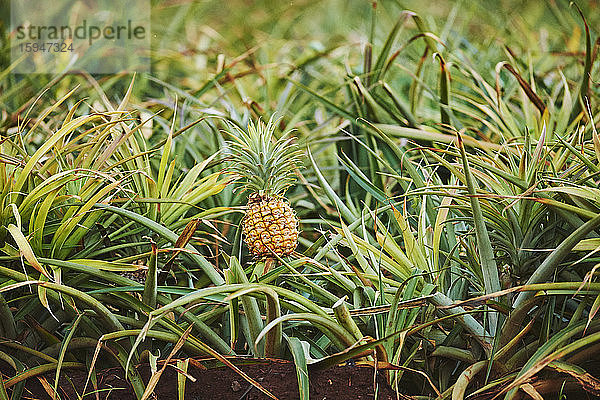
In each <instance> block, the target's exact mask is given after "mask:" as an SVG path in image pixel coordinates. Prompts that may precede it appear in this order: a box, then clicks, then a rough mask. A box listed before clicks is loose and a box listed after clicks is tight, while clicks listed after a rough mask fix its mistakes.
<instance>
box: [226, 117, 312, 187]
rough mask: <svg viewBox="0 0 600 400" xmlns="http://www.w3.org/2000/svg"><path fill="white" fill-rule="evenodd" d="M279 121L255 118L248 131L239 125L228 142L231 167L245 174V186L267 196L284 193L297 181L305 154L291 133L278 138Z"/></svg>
mask: <svg viewBox="0 0 600 400" xmlns="http://www.w3.org/2000/svg"><path fill="white" fill-rule="evenodd" d="M276 123H277V121H273V118H271V119H270V120H269V123H268V124H265V123H264V122H262V121H258V124H254V123H253V122H252V121H251V122H250V123H249V124H248V131H247V132H246V131H243V130H242V129H240V128H238V127H235V132H230V134H231V136H232V138H233V140H231V141H229V142H228V145H229V148H230V153H231V154H230V155H231V161H232V163H231V167H230V170H231V171H232V172H234V173H236V174H237V175H239V176H240V177H241V180H242V183H243V185H244V189H247V190H250V191H251V192H255V193H260V194H262V195H266V196H281V195H283V193H285V191H286V189H287V188H288V187H290V186H291V185H292V184H294V182H295V181H296V175H295V173H294V170H295V169H296V168H297V167H298V165H299V164H300V162H301V156H302V152H301V151H300V150H299V149H298V145H297V144H296V143H294V142H293V138H292V137H289V136H288V135H289V133H288V134H285V135H283V136H282V137H281V138H279V139H275V137H274V135H273V133H274V131H275V128H276Z"/></svg>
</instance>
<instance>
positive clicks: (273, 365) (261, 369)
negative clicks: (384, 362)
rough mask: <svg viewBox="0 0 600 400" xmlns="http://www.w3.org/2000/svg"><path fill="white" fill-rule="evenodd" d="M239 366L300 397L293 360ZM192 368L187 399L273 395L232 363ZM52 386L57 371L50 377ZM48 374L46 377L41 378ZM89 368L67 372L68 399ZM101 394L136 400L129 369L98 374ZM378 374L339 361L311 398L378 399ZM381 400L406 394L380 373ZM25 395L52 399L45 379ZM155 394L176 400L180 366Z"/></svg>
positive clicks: (322, 375)
mask: <svg viewBox="0 0 600 400" xmlns="http://www.w3.org/2000/svg"><path fill="white" fill-rule="evenodd" d="M239 368H240V369H241V370H243V371H244V372H245V373H247V374H248V375H249V376H250V377H252V378H253V379H255V380H256V381H258V382H259V383H260V384H261V385H262V386H263V387H265V388H266V389H267V390H269V391H270V392H271V393H272V394H273V395H275V396H276V397H277V398H278V399H281V400H288V399H289V400H292V399H299V398H300V397H299V394H298V383H297V378H296V371H295V369H294V366H293V364H292V363H290V362H287V361H276V360H268V361H260V362H256V363H254V364H251V365H239ZM140 373H141V375H142V378H143V379H144V381H145V382H147V381H148V379H149V376H150V372H149V368H148V367H147V366H145V367H140ZM188 373H189V374H190V375H191V376H193V377H194V378H195V379H196V382H192V381H191V380H187V381H186V389H185V399H186V400H187V399H190V400H204V399H206V400H213V399H223V400H259V399H260V400H262V399H268V398H269V397H267V396H266V395H265V394H263V393H262V392H260V391H259V390H258V389H256V388H255V387H253V386H252V385H251V384H250V383H248V382H247V381H245V380H244V379H243V378H242V377H240V376H239V375H238V374H236V373H235V372H234V371H232V370H231V369H229V368H227V367H218V368H209V369H206V370H203V369H200V368H198V367H194V366H192V365H191V364H190V366H189V368H188ZM45 378H46V379H47V381H48V382H49V383H50V385H52V383H53V382H54V375H53V374H51V375H47V376H46V377H45ZM41 379H43V378H41ZM85 379H86V373H85V372H84V371H77V370H69V371H63V377H62V378H61V383H60V389H59V395H60V398H61V399H62V400H76V399H78V394H79V395H81V394H82V390H83V385H84V383H85ZM98 384H99V385H98V386H99V387H98V390H99V398H100V399H102V400H107V399H108V400H111V399H112V400H130V399H131V400H135V395H134V394H133V391H132V389H131V388H130V387H129V385H128V384H127V383H126V381H125V380H124V378H123V372H122V370H120V369H117V368H114V369H110V370H106V371H103V372H102V373H99V374H98ZM374 386H375V377H374V371H373V369H372V368H370V367H358V366H351V365H346V366H336V367H333V368H330V369H328V370H325V371H316V372H312V373H310V398H311V400H329V399H331V400H334V399H335V400H345V399H348V400H349V399H352V400H367V399H375V398H376V397H375V389H374ZM377 386H378V389H377V391H378V393H377V399H380V400H392V399H394V400H395V399H397V398H400V399H402V398H404V399H406V398H407V397H404V396H399V397H397V396H396V393H395V391H393V390H392V389H391V388H390V387H389V386H388V385H387V384H386V383H385V381H384V380H383V379H382V377H379V376H378V378H377ZM93 391H94V390H93V389H92V388H91V387H88V389H87V395H86V396H85V397H84V398H83V399H84V400H88V399H89V400H91V399H95V398H96V395H95V394H94V393H93ZM23 394H24V396H23V398H29V399H37V400H46V399H51V397H50V396H49V395H48V393H47V392H46V390H45V389H44V388H43V385H42V383H41V382H40V378H31V379H29V380H28V382H27V385H26V388H25V391H24V392H23ZM154 398H155V399H159V400H171V399H173V400H176V399H178V395H177V371H176V370H175V369H174V368H171V367H167V369H166V370H165V372H164V373H163V375H162V376H161V379H160V381H159V383H158V385H157V387H156V390H155V397H154Z"/></svg>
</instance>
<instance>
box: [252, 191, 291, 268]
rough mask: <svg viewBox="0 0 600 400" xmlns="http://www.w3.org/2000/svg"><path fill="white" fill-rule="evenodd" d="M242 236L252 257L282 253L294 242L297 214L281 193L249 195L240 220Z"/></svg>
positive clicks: (284, 254)
mask: <svg viewBox="0 0 600 400" xmlns="http://www.w3.org/2000/svg"><path fill="white" fill-rule="evenodd" d="M242 230H243V232H244V240H245V242H246V245H248V248H249V249H250V252H251V253H252V254H253V255H254V256H256V257H265V256H273V253H275V254H277V255H278V256H286V255H289V254H291V253H292V252H293V251H294V250H295V249H296V246H297V245H298V217H296V213H295V212H294V210H293V209H292V207H290V205H289V203H288V202H287V201H286V200H285V199H284V198H281V197H269V196H261V195H258V194H255V195H253V196H250V198H249V199H248V204H247V206H246V216H245V217H244V220H243V222H242Z"/></svg>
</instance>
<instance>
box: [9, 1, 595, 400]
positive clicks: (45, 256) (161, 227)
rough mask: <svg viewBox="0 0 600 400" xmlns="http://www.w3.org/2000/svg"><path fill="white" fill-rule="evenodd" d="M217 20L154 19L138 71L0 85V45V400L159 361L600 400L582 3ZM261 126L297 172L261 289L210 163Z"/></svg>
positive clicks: (359, 8) (256, 262)
mask: <svg viewBox="0 0 600 400" xmlns="http://www.w3.org/2000/svg"><path fill="white" fill-rule="evenodd" d="M215 3H216V2H201V3H193V2H183V3H182V4H179V2H164V3H158V2H157V3H156V4H154V5H153V18H154V19H156V20H157V21H160V23H155V24H154V27H153V29H155V30H156V32H155V33H156V37H157V38H158V39H156V43H153V54H152V73H151V74H145V75H137V76H136V75H132V74H126V73H123V74H117V75H114V76H91V75H88V74H85V73H84V72H81V71H79V72H72V73H65V74H61V75H57V76H47V75H28V76H24V75H14V74H11V73H10V72H11V68H13V67H14V65H12V64H10V60H9V59H8V56H6V54H7V51H8V48H9V47H8V46H9V44H8V41H7V38H8V35H9V32H6V29H5V28H3V26H5V25H0V47H2V52H1V53H0V111H1V115H0V222H1V225H0V336H1V337H2V341H1V342H0V359H1V360H2V361H3V362H5V363H6V364H7V365H9V366H10V367H11V368H12V371H13V372H14V373H13V374H12V375H5V376H3V379H0V399H8V398H11V399H19V398H21V395H22V392H23V386H24V383H25V380H26V379H28V378H33V377H35V376H39V375H40V374H43V373H46V372H48V371H53V373H55V376H56V380H55V382H51V384H52V383H54V385H56V384H57V383H56V382H58V377H59V375H60V374H61V371H62V370H64V369H66V368H82V369H85V370H88V371H90V381H91V382H92V383H90V385H89V390H90V391H91V390H92V387H93V382H94V379H95V373H96V371H97V370H100V369H103V368H106V367H109V366H115V365H120V366H121V367H122V368H125V369H126V370H128V378H129V380H130V382H131V384H132V385H133V387H134V389H135V391H136V393H137V395H138V397H139V398H147V396H148V395H149V394H150V393H151V392H152V389H153V387H152V385H153V384H154V385H155V384H156V380H155V381H151V382H152V383H151V384H150V385H145V384H144V382H143V381H142V380H141V378H140V376H139V375H138V373H137V371H136V370H135V368H134V365H136V364H137V363H139V362H141V361H143V360H148V359H150V360H152V359H156V357H157V355H159V356H160V357H161V358H162V359H165V358H167V355H169V354H170V353H171V352H172V351H173V350H175V351H174V352H173V354H171V355H170V356H168V359H169V360H171V358H173V357H176V358H177V359H179V360H185V359H187V358H188V357H198V356H207V355H209V356H211V357H214V358H217V359H218V360H220V361H221V362H223V363H225V364H227V365H229V366H230V367H231V368H236V367H235V366H233V365H232V364H231V363H230V362H229V361H228V360H227V359H226V358H225V356H229V355H240V356H241V355H254V356H258V357H263V356H269V357H284V358H289V359H293V360H294V362H295V363H296V367H297V369H298V382H299V386H300V393H301V394H302V398H303V399H308V389H307V385H308V380H307V377H306V374H307V372H310V370H311V369H319V368H327V367H328V366H331V365H333V364H337V363H341V362H343V361H345V360H347V359H350V358H354V359H356V360H357V362H358V363H365V364H370V365H375V366H377V367H378V368H380V369H387V370H388V375H387V377H388V379H389V382H390V383H391V384H392V385H393V386H394V387H395V388H397V389H398V391H399V392H400V393H403V392H404V391H405V390H407V389H410V390H411V392H410V393H411V394H414V395H415V397H416V398H419V396H420V398H440V399H444V398H447V399H449V398H452V399H453V400H459V399H463V398H466V396H467V394H471V395H473V396H475V395H474V393H475V394H480V395H481V397H477V398H492V397H494V396H496V395H497V396H500V397H504V398H506V399H514V398H519V397H526V396H530V397H532V398H536V397H535V396H539V395H540V394H541V395H543V396H554V397H547V398H559V396H562V395H567V394H569V393H576V394H573V395H569V398H571V396H573V397H572V398H581V397H577V396H579V394H577V393H581V392H588V393H590V394H592V395H600V380H599V379H598V378H596V377H597V376H600V365H598V363H597V362H594V359H596V358H597V357H598V354H599V353H600V323H599V322H598V319H597V318H595V317H596V313H597V311H598V309H599V308H600V283H598V282H597V281H596V278H595V277H596V270H597V267H598V266H599V265H600V264H599V262H600V261H599V260H600V258H599V257H598V254H597V253H598V250H599V249H600V189H599V184H600V166H599V165H600V136H599V134H598V132H597V129H598V128H597V126H598V120H599V119H600V117H598V108H599V106H600V102H599V100H600V96H599V95H600V92H599V90H598V84H597V81H598V65H597V63H595V59H596V54H597V49H598V46H597V41H596V38H597V34H598V32H595V31H594V29H593V28H594V27H597V24H596V23H597V22H598V16H599V15H600V14H598V12H597V11H598V10H597V5H595V3H594V2H590V4H589V5H583V4H580V6H581V9H580V8H579V7H578V6H577V5H571V6H570V5H569V4H568V3H567V2H565V1H549V2H547V3H542V2H539V3H538V2H524V4H522V2H514V1H511V2H507V1H502V2H495V3H494V4H491V3H487V2H486V3H485V4H484V3H483V2H481V3H479V2H440V4H435V5H423V4H422V3H423V2H415V3H414V4H404V3H405V2H400V1H399V2H381V3H372V4H371V3H369V2H366V1H354V2H349V3H348V4H346V2H345V1H336V0H330V1H323V2H312V1H299V2H294V3H293V5H289V4H288V2H280V3H279V2H270V1H259V2H256V3H253V4H252V5H251V6H249V5H248V4H247V2H241V1H239V2H237V1H236V2H233V4H229V2H227V3H228V6H227V7H222V4H221V3H219V4H221V5H219V6H216V5H215ZM272 3H274V4H272ZM409 9H410V10H412V11H408V10H409ZM165 21H168V22H165ZM5 22H6V21H5ZM273 114H275V115H276V117H279V118H281V119H280V120H279V122H278V127H277V128H278V129H277V131H276V133H275V135H276V136H277V137H281V135H283V134H290V133H289V132H290V131H291V134H290V135H291V136H289V137H292V138H293V140H294V143H296V144H297V145H298V146H299V148H300V149H302V151H303V154H304V155H305V157H303V161H304V165H303V166H302V168H298V169H297V170H296V172H295V173H296V175H297V176H298V182H297V183H296V184H295V185H294V186H293V187H291V188H289V189H288V190H287V194H286V195H287V197H288V198H289V200H290V203H291V205H292V207H293V208H294V209H295V212H296V213H297V215H298V217H299V218H300V228H301V234H300V239H299V240H300V242H299V246H298V248H297V249H296V252H295V253H293V254H292V255H290V256H287V257H283V258H277V259H275V260H269V261H268V262H270V263H274V265H269V268H265V265H264V262H265V261H264V260H261V259H256V258H254V257H252V255H251V254H249V252H248V249H247V248H246V247H245V245H244V243H243V240H242V232H241V228H240V227H239V226H240V221H241V218H242V216H243V212H244V207H243V205H244V204H245V203H246V201H247V193H244V192H242V191H240V190H236V187H237V186H239V185H237V184H236V182H235V179H236V177H237V176H238V174H234V173H232V171H231V169H230V168H229V167H228V166H229V165H230V163H229V162H230V161H229V159H228V157H229V155H228V154H229V153H228V152H227V151H226V150H227V147H228V145H227V142H228V141H229V140H231V137H229V135H230V132H235V131H236V130H232V126H237V127H238V128H239V129H241V130H245V129H246V128H247V126H248V123H249V122H250V121H257V120H259V119H262V120H263V121H269V120H270V118H271V116H272V115H273ZM238 172H239V171H238ZM236 185H237V186H236ZM265 270H268V272H267V273H266V274H265V273H264V271H265ZM178 365H179V367H180V368H186V366H187V364H186V363H185V362H180V364H178ZM240 373H241V372H240ZM158 377H159V374H158V372H157V378H158ZM254 384H257V385H258V383H257V382H254ZM415 388H418V389H416V390H417V391H419V392H420V393H418V395H417V394H416V393H414V392H415ZM263 390H264V389H263ZM485 396H487V397H485ZM471 398H475V397H471ZM538 398H539V397H538ZM544 398H546V397H544Z"/></svg>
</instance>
